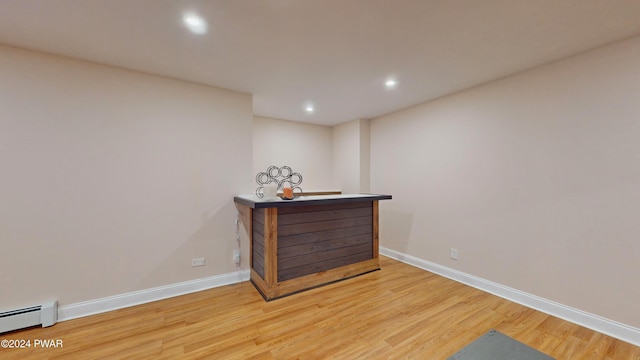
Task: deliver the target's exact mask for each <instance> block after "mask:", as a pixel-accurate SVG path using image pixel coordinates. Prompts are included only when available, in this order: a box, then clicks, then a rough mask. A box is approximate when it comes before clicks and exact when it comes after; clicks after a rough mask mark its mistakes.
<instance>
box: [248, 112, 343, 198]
mask: <svg viewBox="0 0 640 360" xmlns="http://www.w3.org/2000/svg"><path fill="white" fill-rule="evenodd" d="M331 154H332V148H331V128H330V127H328V126H322V125H313V124H305V123H298V122H292V121H286V120H280V119H272V118H266V117H260V116H255V117H254V120H253V177H254V178H255V175H256V174H257V173H259V172H262V171H266V170H267V168H268V167H269V166H271V165H275V166H278V167H280V166H283V165H287V166H290V167H291V168H292V169H293V171H295V172H298V173H300V174H301V175H302V177H303V181H302V185H301V187H302V189H303V190H304V191H317V190H339V188H338V189H336V186H335V184H334V182H333V178H332V168H331ZM253 184H254V185H255V186H254V188H253V191H255V189H256V188H257V187H258V184H256V183H255V180H254V182H253Z"/></svg>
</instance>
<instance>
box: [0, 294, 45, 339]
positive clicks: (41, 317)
mask: <svg viewBox="0 0 640 360" xmlns="http://www.w3.org/2000/svg"><path fill="white" fill-rule="evenodd" d="M56 321H58V302H57V301H51V302H46V303H43V304H41V305H36V306H30V307H26V308H22V309H13V310H9V311H3V312H0V333H4V332H8V331H13V330H18V329H24V328H27V327H31V326H36V325H42V327H47V326H51V325H53V324H55V323H56Z"/></svg>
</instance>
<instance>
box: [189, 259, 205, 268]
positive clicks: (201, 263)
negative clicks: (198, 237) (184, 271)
mask: <svg viewBox="0 0 640 360" xmlns="http://www.w3.org/2000/svg"><path fill="white" fill-rule="evenodd" d="M191 266H204V258H196V259H192V260H191Z"/></svg>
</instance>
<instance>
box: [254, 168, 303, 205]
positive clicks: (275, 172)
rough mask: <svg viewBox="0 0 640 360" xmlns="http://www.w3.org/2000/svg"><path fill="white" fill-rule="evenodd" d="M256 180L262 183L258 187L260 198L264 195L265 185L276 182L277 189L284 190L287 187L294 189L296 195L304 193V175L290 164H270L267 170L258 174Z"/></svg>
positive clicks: (257, 192) (257, 193) (257, 194)
mask: <svg viewBox="0 0 640 360" xmlns="http://www.w3.org/2000/svg"><path fill="white" fill-rule="evenodd" d="M256 182H257V183H258V185H260V186H259V187H258V188H257V189H256V196H257V197H259V198H261V199H262V198H263V197H264V192H263V191H264V186H265V185H267V184H275V185H276V186H277V189H278V190H280V191H282V190H283V189H284V188H285V187H290V188H291V189H293V194H294V195H295V197H298V196H300V195H302V188H301V187H300V184H302V175H300V173H297V172H294V171H293V169H291V167H289V166H286V165H285V166H282V167H277V166H273V165H272V166H269V167H268V168H267V170H266V171H261V172H259V173H257V174H256Z"/></svg>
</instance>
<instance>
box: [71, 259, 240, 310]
mask: <svg viewBox="0 0 640 360" xmlns="http://www.w3.org/2000/svg"><path fill="white" fill-rule="evenodd" d="M247 280H249V270H240V271H236V272H232V273H228V274H222V275H215V276H211V277H206V278H202V279H196V280H190V281H184V282H180V283H176V284H171V285H165V286H159V287H155V288H151V289H146V290H140V291H134V292H130V293H126V294H120V295H114V296H109V297H105V298H101V299H96V300H89V301H83V302H79V303H75V304H70V305H64V306H60V307H59V308H58V321H65V320H71V319H76V318H79V317H84V316H89V315H95V314H100V313H103V312H107V311H112V310H117V309H122V308H126V307H130V306H135V305H140V304H145V303H149V302H152V301H157V300H162V299H167V298H170V297H174V296H179V295H184V294H189V293H193V292H197V291H202V290H207V289H212V288H215V287H219V286H224V285H229V284H235V283H239V282H242V281H247Z"/></svg>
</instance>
